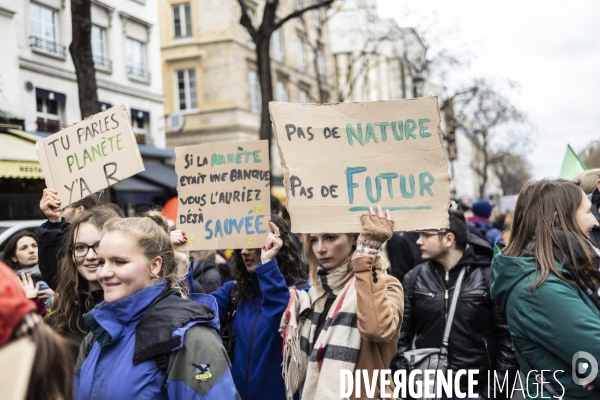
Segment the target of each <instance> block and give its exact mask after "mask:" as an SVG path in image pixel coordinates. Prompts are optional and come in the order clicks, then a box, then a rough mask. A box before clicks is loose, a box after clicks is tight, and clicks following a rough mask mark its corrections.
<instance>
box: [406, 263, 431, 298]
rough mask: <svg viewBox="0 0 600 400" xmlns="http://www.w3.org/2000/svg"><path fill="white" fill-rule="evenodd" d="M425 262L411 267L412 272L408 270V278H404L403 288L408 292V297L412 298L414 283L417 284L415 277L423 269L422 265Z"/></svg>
mask: <svg viewBox="0 0 600 400" xmlns="http://www.w3.org/2000/svg"><path fill="white" fill-rule="evenodd" d="M426 264H427V263H423V264H419V265H417V266H416V267H414V268H413V271H411V272H412V274H411V273H410V272H409V276H408V278H406V287H405V288H404V289H405V290H406V291H407V293H408V298H409V299H411V300H412V298H413V296H414V292H415V285H416V284H417V278H418V277H419V274H420V273H421V270H422V269H423V266H424V265H426Z"/></svg>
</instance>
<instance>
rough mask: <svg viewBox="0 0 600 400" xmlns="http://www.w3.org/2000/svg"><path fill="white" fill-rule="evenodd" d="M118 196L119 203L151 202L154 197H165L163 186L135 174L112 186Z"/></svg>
mask: <svg viewBox="0 0 600 400" xmlns="http://www.w3.org/2000/svg"><path fill="white" fill-rule="evenodd" d="M111 189H113V190H114V192H115V194H116V196H117V199H116V200H117V201H116V202H117V203H119V204H124V203H131V204H151V203H152V201H153V200H154V198H156V197H164V196H165V191H164V189H163V188H162V187H160V186H156V185H153V184H152V183H148V182H145V181H143V180H141V179H138V178H136V177H134V176H132V177H130V178H127V179H124V180H122V181H121V182H118V183H115V184H114V185H112V186H111Z"/></svg>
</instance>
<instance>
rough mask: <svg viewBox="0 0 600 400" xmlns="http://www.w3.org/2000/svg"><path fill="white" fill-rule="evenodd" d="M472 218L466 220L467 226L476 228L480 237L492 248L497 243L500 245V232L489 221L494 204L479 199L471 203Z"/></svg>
mask: <svg viewBox="0 0 600 400" xmlns="http://www.w3.org/2000/svg"><path fill="white" fill-rule="evenodd" d="M472 209H473V216H472V217H471V218H468V219H467V221H468V222H469V225H471V226H473V227H475V228H477V230H478V231H479V233H480V234H481V236H482V237H483V238H484V239H486V240H487V241H488V242H490V244H491V245H492V246H494V244H495V243H496V242H498V241H500V243H502V240H503V239H502V232H501V231H500V229H498V228H497V227H495V226H494V224H493V222H491V221H490V215H492V210H493V209H494V203H492V202H491V201H489V200H485V199H479V200H477V201H475V202H474V203H473V207H472Z"/></svg>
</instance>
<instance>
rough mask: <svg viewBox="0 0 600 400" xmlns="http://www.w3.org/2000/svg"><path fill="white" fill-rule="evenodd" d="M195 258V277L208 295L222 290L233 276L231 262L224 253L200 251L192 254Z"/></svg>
mask: <svg viewBox="0 0 600 400" xmlns="http://www.w3.org/2000/svg"><path fill="white" fill-rule="evenodd" d="M192 256H193V257H194V264H193V267H192V268H193V272H192V274H193V277H194V280H195V281H197V282H198V283H200V285H201V286H202V288H203V289H204V290H205V291H206V293H208V294H210V293H212V292H214V291H215V290H217V289H218V288H220V287H221V286H222V285H223V284H224V283H225V282H228V281H230V280H231V279H232V278H233V276H232V273H231V267H230V265H229V262H228V261H227V260H226V259H225V257H223V255H222V253H220V252H218V251H215V250H200V251H197V252H194V253H192Z"/></svg>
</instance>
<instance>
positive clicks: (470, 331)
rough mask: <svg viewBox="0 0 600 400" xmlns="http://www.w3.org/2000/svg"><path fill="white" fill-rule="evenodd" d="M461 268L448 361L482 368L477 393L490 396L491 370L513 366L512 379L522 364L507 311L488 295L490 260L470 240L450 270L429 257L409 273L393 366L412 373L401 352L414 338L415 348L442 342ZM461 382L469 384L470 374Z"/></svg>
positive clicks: (452, 366) (460, 366) (459, 366)
mask: <svg viewBox="0 0 600 400" xmlns="http://www.w3.org/2000/svg"><path fill="white" fill-rule="evenodd" d="M461 268H466V271H465V276H464V279H463V282H462V287H461V293H460V297H459V299H458V303H457V306H456V311H455V315H454V322H453V323H452V328H451V331H450V338H449V346H448V365H449V368H450V369H452V370H458V369H479V370H480V372H479V375H478V376H477V378H478V381H479V392H480V393H482V394H483V395H484V396H485V397H487V371H488V370H496V371H498V372H501V373H504V371H510V372H509V373H510V375H509V382H514V377H515V376H514V375H515V374H516V372H517V370H518V364H517V361H516V359H515V356H514V354H513V352H512V349H511V348H512V340H511V337H510V333H509V331H508V325H507V322H506V314H505V313H504V312H503V311H502V310H500V309H499V308H498V307H496V306H495V304H494V302H493V301H492V299H491V297H490V285H489V276H490V259H489V258H485V257H482V256H478V255H476V254H475V252H474V251H473V246H471V245H469V246H468V247H467V249H466V250H465V252H464V254H463V257H462V258H461V259H460V261H459V262H458V263H457V264H456V266H455V267H454V268H453V269H451V270H450V271H449V273H447V274H446V271H445V270H444V268H443V266H442V265H440V264H438V263H436V262H433V261H429V262H426V263H424V264H421V265H420V266H417V267H415V268H414V269H413V270H411V271H410V272H409V273H408V274H407V275H406V277H405V279H404V319H403V322H402V330H401V331H400V339H399V341H398V350H397V353H396V357H395V358H394V359H393V360H392V363H391V369H392V371H396V370H402V369H404V370H407V373H408V372H409V371H408V362H407V360H406V359H405V358H404V356H403V354H404V352H405V351H407V350H411V349H412V343H413V340H414V339H415V338H416V340H415V348H418V349H419V348H429V347H435V348H439V347H441V345H442V337H443V333H444V326H445V324H446V314H447V312H448V308H449V307H450V302H451V300H452V296H453V294H454V286H455V284H456V280H457V278H458V274H459V272H460V270H461ZM414 274H418V276H417V278H416V281H414V280H413V281H414V282H415V285H414V289H411V288H409V287H408V286H410V284H409V283H410V281H411V277H412V276H414ZM465 378H466V377H465ZM461 386H462V387H463V388H466V386H467V381H466V379H465V380H464V382H462V381H461ZM497 398H499V397H497Z"/></svg>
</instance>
